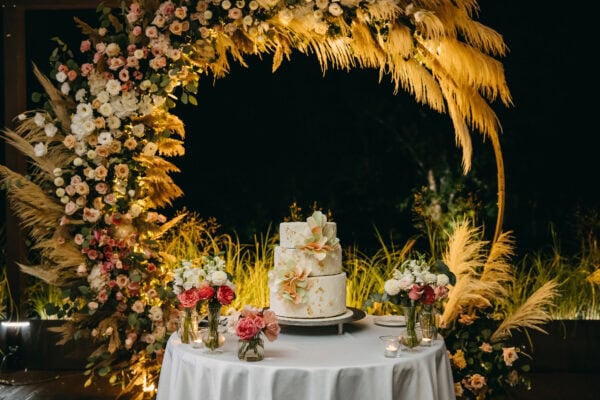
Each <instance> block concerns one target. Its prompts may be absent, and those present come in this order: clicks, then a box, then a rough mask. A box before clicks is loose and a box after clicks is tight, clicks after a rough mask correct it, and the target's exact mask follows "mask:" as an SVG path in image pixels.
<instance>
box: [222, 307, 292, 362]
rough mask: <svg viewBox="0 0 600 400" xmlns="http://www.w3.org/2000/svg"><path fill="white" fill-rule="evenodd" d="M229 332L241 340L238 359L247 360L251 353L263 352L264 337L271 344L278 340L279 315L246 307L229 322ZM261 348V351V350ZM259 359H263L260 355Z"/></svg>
mask: <svg viewBox="0 0 600 400" xmlns="http://www.w3.org/2000/svg"><path fill="white" fill-rule="evenodd" d="M229 326H230V328H229V330H230V331H232V332H234V333H235V334H236V335H237V336H238V338H239V339H240V345H239V348H238V357H239V358H240V359H242V360H243V359H246V356H247V353H248V352H250V351H253V352H255V353H256V352H261V351H262V346H263V345H262V343H263V339H262V336H263V335H264V336H265V337H266V338H267V339H268V340H269V341H270V342H272V341H274V340H276V339H277V337H278V336H279V332H280V331H281V328H280V326H279V323H278V322H277V315H276V314H275V313H274V312H273V311H271V310H264V311H262V310H259V309H257V308H254V307H251V306H248V305H246V306H244V308H243V309H242V311H241V312H240V313H234V314H233V315H232V317H231V320H230V322H229ZM259 347H260V349H259ZM259 359H262V353H260V356H259Z"/></svg>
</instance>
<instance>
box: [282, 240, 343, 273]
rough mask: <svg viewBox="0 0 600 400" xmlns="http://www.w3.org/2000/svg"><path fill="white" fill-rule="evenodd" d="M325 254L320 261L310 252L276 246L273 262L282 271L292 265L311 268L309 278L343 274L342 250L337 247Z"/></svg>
mask: <svg viewBox="0 0 600 400" xmlns="http://www.w3.org/2000/svg"><path fill="white" fill-rule="evenodd" d="M324 254H325V258H323V259H322V260H319V259H318V258H317V254H315V253H313V252H312V251H310V250H299V249H288V248H285V247H281V246H276V247H275V254H274V259H273V262H274V264H275V269H281V268H283V267H285V266H288V265H289V264H290V263H293V265H299V266H302V267H303V268H310V270H311V272H310V274H309V276H322V275H335V274H339V273H340V272H342V248H341V247H340V246H337V247H336V248H335V249H333V250H331V251H327V252H326V253H324Z"/></svg>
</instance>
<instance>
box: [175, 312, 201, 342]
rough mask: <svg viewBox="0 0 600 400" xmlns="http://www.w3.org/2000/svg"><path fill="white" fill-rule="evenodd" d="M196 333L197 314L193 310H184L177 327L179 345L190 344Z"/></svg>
mask: <svg viewBox="0 0 600 400" xmlns="http://www.w3.org/2000/svg"><path fill="white" fill-rule="evenodd" d="M197 333H198V314H197V313H196V310H195V309H193V308H185V309H184V310H183V315H182V317H181V322H180V325H179V337H180V338H181V343H192V342H193V341H194V340H195V339H196V335H197Z"/></svg>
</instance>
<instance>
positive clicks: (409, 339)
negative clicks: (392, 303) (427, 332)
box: [402, 305, 421, 349]
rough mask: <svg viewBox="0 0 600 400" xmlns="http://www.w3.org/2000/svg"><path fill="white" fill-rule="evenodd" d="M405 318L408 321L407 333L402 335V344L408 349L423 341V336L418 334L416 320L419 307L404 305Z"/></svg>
mask: <svg viewBox="0 0 600 400" xmlns="http://www.w3.org/2000/svg"><path fill="white" fill-rule="evenodd" d="M403 308H404V319H405V321H406V333H405V334H404V336H403V337H402V344H403V345H404V346H405V347H407V348H408V349H413V348H415V347H417V346H418V345H419V344H420V343H421V338H420V337H419V336H418V335H417V329H416V321H417V308H416V307H415V306H414V305H412V306H404V307H403Z"/></svg>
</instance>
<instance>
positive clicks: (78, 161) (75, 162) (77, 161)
mask: <svg viewBox="0 0 600 400" xmlns="http://www.w3.org/2000/svg"><path fill="white" fill-rule="evenodd" d="M73 165H74V166H76V167H81V165H83V160H82V159H81V158H79V157H77V158H75V159H74V160H73Z"/></svg>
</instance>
